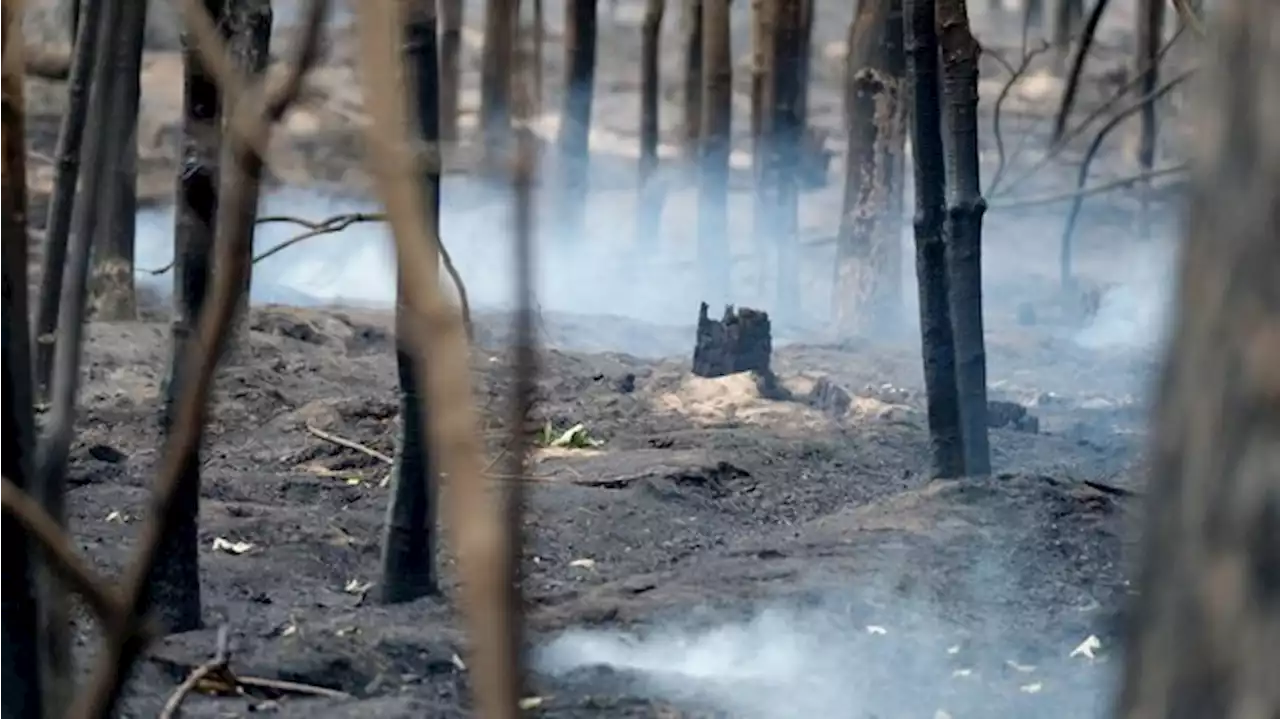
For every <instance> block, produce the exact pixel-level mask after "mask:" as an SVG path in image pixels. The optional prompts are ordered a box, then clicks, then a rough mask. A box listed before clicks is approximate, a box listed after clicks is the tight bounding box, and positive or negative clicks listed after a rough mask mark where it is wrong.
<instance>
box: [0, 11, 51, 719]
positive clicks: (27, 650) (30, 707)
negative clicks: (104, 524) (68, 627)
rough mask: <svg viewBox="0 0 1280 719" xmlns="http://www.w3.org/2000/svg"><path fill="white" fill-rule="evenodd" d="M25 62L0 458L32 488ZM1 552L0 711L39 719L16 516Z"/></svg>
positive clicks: (9, 142)
mask: <svg viewBox="0 0 1280 719" xmlns="http://www.w3.org/2000/svg"><path fill="white" fill-rule="evenodd" d="M17 8H18V5H17V4H16V3H7V4H5V5H4V14H3V27H0V37H3V38H4V40H5V47H8V45H9V43H10V42H18V43H21V38H20V37H18V35H19V34H20V30H18V31H15V33H14V37H10V36H9V30H10V28H11V27H12V28H15V29H19V28H21V27H22V19H21V17H18V16H17V12H16V11H17ZM22 68H23V63H22V57H21V53H20V52H19V53H11V56H10V57H9V58H7V62H6V63H5V65H4V72H3V77H2V78H0V89H3V108H2V112H3V127H2V128H0V132H2V133H3V139H2V140H0V142H2V143H3V149H2V150H0V162H3V168H2V169H0V185H3V187H2V188H0V202H2V204H3V208H2V210H3V231H2V232H0V235H2V236H3V257H4V261H3V263H2V264H0V274H3V278H2V281H3V289H2V294H0V312H3V318H2V322H3V327H2V332H3V337H2V338H0V342H2V344H3V347H2V349H3V355H4V367H3V375H4V377H3V384H4V386H3V394H0V401H3V404H4V420H3V421H4V447H3V451H0V464H2V465H3V473H4V476H5V477H6V478H7V479H9V480H10V481H11V482H13V483H14V484H15V485H16V486H17V487H18V488H19V489H23V490H27V491H31V490H32V487H31V482H30V481H29V479H30V478H31V476H32V470H33V461H32V448H33V447H34V444H35V418H34V416H33V413H32V391H31V389H32V382H31V380H32V374H31V346H30V344H29V340H30V334H29V331H30V330H29V327H28V326H27V261H28V256H27V252H28V247H27V245H28V236H27V182H26V178H27V167H26V166H27V148H26V138H25V134H24V133H25V124H26V123H25V122H24V114H25V107H24V99H25V98H24V92H23V72H22ZM0 537H2V538H3V542H4V546H5V547H7V548H8V549H6V550H5V552H6V554H5V559H4V564H3V568H2V574H0V576H2V577H3V580H2V582H0V594H2V595H3V600H2V606H3V609H0V660H2V667H3V669H2V671H3V673H0V681H3V683H4V688H5V690H4V693H3V694H2V695H0V711H3V713H4V716H5V717H6V719H8V718H9V717H12V718H13V719H40V717H41V716H42V712H43V702H42V697H41V685H42V681H41V676H40V669H41V662H40V636H39V633H38V631H37V627H38V626H39V613H38V611H37V608H36V591H35V572H34V562H33V559H35V557H34V555H33V553H32V547H31V546H30V545H29V543H28V542H27V536H26V532H24V531H22V528H21V526H20V525H19V524H18V523H17V522H16V521H14V520H12V519H9V518H7V517H6V518H5V519H4V522H3V523H0Z"/></svg>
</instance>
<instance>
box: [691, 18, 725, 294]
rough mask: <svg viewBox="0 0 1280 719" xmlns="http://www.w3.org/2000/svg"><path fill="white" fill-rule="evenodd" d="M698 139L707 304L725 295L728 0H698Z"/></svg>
mask: <svg viewBox="0 0 1280 719" xmlns="http://www.w3.org/2000/svg"><path fill="white" fill-rule="evenodd" d="M700 4H701V6H702V23H703V30H704V32H703V36H702V69H703V75H702V123H701V125H702V137H701V149H700V157H699V163H698V272H699V275H700V277H701V287H702V292H703V295H704V296H705V297H707V298H708V299H709V300H711V301H712V302H717V303H722V302H725V301H727V300H728V299H729V291H730V289H729V150H730V134H729V133H730V131H731V129H732V127H731V122H732V113H733V55H732V53H731V48H730V35H729V0H701V3H700Z"/></svg>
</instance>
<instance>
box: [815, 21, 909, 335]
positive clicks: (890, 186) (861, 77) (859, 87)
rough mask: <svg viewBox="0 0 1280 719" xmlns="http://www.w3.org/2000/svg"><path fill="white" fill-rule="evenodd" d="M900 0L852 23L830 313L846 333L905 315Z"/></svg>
mask: <svg viewBox="0 0 1280 719" xmlns="http://www.w3.org/2000/svg"><path fill="white" fill-rule="evenodd" d="M902 42H903V39H902V0H866V1H865V2H863V3H862V4H861V5H859V7H858V13H857V15H856V16H855V17H854V20H853V23H852V24H851V25H850V28H849V55H848V60H847V65H846V68H845V72H846V81H845V82H846V87H845V93H846V94H845V98H846V100H845V102H846V108H845V112H846V116H845V122H846V124H847V127H848V138H849V139H848V142H849V147H848V152H847V154H846V161H845V173H846V174H845V187H844V207H843V213H842V215H841V218H840V233H839V235H838V237H837V241H836V271H835V292H834V296H833V298H832V299H833V304H834V307H833V315H834V316H835V318H836V327H837V331H838V332H839V333H840V334H841V335H842V336H846V337H847V336H855V335H862V334H867V333H879V332H892V331H893V330H894V328H896V327H898V326H900V324H901V323H900V321H899V320H900V319H901V314H902V244H901V239H902V194H903V193H902V189H903V178H902V176H901V170H902V160H903V154H904V152H905V150H906V127H905V125H906V112H905V103H904V102H903V100H904V98H903V93H904V90H905V83H906V77H905V75H906V57H905V55H904V50H903V45H902Z"/></svg>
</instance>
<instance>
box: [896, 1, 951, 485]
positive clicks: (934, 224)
mask: <svg viewBox="0 0 1280 719" xmlns="http://www.w3.org/2000/svg"><path fill="white" fill-rule="evenodd" d="M903 10H904V15H905V21H904V27H903V35H904V39H905V45H906V53H907V88H908V91H909V95H910V98H911V100H910V101H911V115H910V116H911V150H912V153H911V155H912V160H913V163H914V165H915V186H916V210H915V218H914V222H913V224H914V230H915V245H916V282H917V285H918V289H919V293H920V340H921V343H920V344H921V352H922V354H923V359H924V384H925V394H926V397H927V402H928V409H927V418H928V424H929V451H930V464H931V471H932V474H933V475H934V476H935V477H958V476H960V475H962V474H964V445H963V442H962V441H961V436H960V399H959V392H958V389H957V387H956V351H955V341H954V339H953V335H952V329H951V306H950V300H949V298H948V295H949V292H950V290H949V288H948V286H949V284H950V283H949V281H948V276H947V258H946V249H945V244H944V240H943V224H944V219H945V217H946V208H945V205H944V203H945V201H946V174H945V173H946V169H945V168H946V165H945V160H944V155H943V145H942V107H941V100H940V98H939V93H938V34H937V28H936V26H935V24H934V10H935V6H934V0H904V1H903Z"/></svg>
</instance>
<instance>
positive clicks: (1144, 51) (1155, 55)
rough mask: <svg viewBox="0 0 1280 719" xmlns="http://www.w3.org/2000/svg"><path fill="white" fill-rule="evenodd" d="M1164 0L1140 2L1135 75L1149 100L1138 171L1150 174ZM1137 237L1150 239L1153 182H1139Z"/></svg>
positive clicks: (1143, 117)
mask: <svg viewBox="0 0 1280 719" xmlns="http://www.w3.org/2000/svg"><path fill="white" fill-rule="evenodd" d="M1164 6H1165V0H1141V2H1140V3H1139V8H1138V33H1137V34H1138V48H1137V49H1138V57H1137V68H1136V72H1138V73H1141V74H1142V81H1141V82H1140V83H1138V87H1137V90H1136V93H1137V95H1138V96H1139V97H1146V98H1149V99H1147V100H1146V102H1145V103H1144V104H1143V106H1142V113H1141V125H1140V132H1139V135H1138V172H1140V173H1143V174H1147V173H1150V172H1151V169H1152V166H1153V165H1154V164H1155V159H1156V133H1157V127H1156V100H1155V99H1154V98H1151V95H1152V93H1154V92H1155V90H1156V87H1157V86H1159V84H1160V47H1161V45H1162V44H1163V34H1164V33H1163V32H1162V30H1163V29H1164ZM1138 236H1139V237H1140V238H1142V239H1144V240H1146V239H1150V238H1151V180H1150V179H1145V180H1142V181H1140V182H1139V183H1138Z"/></svg>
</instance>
